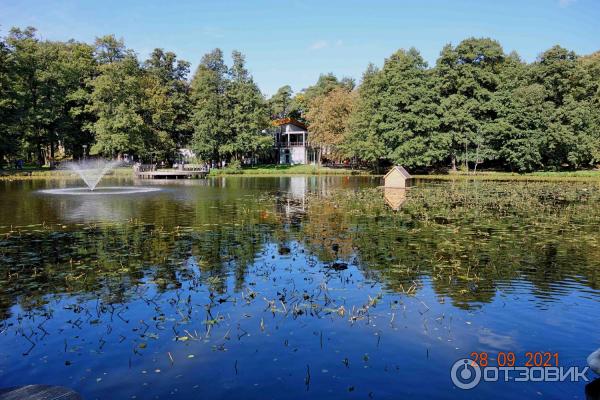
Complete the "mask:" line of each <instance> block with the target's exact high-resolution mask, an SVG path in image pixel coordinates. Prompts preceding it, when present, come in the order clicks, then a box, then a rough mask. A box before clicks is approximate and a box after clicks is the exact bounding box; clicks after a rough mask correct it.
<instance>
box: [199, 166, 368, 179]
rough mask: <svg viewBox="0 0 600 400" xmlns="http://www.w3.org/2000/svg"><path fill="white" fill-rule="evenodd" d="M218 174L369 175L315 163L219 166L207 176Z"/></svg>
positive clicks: (361, 171)
mask: <svg viewBox="0 0 600 400" xmlns="http://www.w3.org/2000/svg"><path fill="white" fill-rule="evenodd" d="M220 175H253V176H260V175H371V174H370V172H369V171H363V170H351V169H346V168H329V167H319V166H316V165H277V164H275V165H260V166H255V167H243V168H227V167H226V168H221V169H213V170H211V171H210V175H209V176H220Z"/></svg>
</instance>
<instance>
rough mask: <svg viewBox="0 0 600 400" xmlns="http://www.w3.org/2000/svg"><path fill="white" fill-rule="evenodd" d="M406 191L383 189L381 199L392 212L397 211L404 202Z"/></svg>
mask: <svg viewBox="0 0 600 400" xmlns="http://www.w3.org/2000/svg"><path fill="white" fill-rule="evenodd" d="M406 191H407V189H397V188H387V187H384V188H383V198H384V200H385V203H386V204H387V205H388V207H390V208H391V209H392V210H394V211H398V210H399V209H400V207H402V204H404V202H406Z"/></svg>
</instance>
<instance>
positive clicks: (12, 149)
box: [0, 38, 19, 169]
mask: <svg viewBox="0 0 600 400" xmlns="http://www.w3.org/2000/svg"><path fill="white" fill-rule="evenodd" d="M15 74H16V70H15V65H14V57H13V53H12V52H11V50H10V49H9V48H8V45H7V44H6V42H5V41H4V38H0V169H2V168H3V167H4V163H5V159H6V158H7V157H14V156H15V155H16V154H17V152H18V150H19V136H18V128H17V122H18V119H17V111H18V100H17V94H16V92H15V88H14V82H15V79H16V76H15Z"/></svg>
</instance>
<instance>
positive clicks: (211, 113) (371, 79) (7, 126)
mask: <svg viewBox="0 0 600 400" xmlns="http://www.w3.org/2000/svg"><path fill="white" fill-rule="evenodd" d="M232 60H233V62H232V65H231V67H228V66H227V65H226V64H225V61H224V60H223V53H222V51H221V50H219V49H215V50H214V51H212V52H210V53H209V54H206V55H205V56H204V57H203V58H202V60H201V62H200V65H199V66H198V69H197V70H196V72H195V74H194V76H193V78H192V79H191V82H190V81H188V78H189V73H190V70H189V68H190V63H188V62H187V61H183V60H179V59H178V58H177V56H176V54H175V53H173V52H170V51H165V50H163V49H155V50H154V51H153V52H152V53H151V54H150V56H149V58H148V59H147V60H145V61H144V62H141V61H140V60H139V59H138V56H137V55H136V54H135V53H134V52H133V51H132V50H130V49H128V48H127V47H126V46H125V43H124V41H123V40H122V39H117V38H116V37H115V36H113V35H106V36H102V37H100V38H97V39H96V40H95V42H94V43H93V45H90V44H86V43H81V42H76V41H73V40H70V41H67V42H59V41H49V40H43V39H40V38H39V37H38V35H37V32H36V30H35V29H34V28H31V27H28V28H25V29H19V28H13V29H11V30H10V32H9V33H8V34H7V36H6V37H3V38H0V168H1V167H3V166H5V165H6V164H7V163H9V162H10V163H13V162H14V161H16V160H19V159H24V160H26V161H28V162H30V163H35V164H37V165H39V166H41V165H44V164H48V163H49V162H51V161H54V160H60V159H62V158H81V157H84V156H85V155H84V149H87V151H88V153H89V152H90V150H91V152H92V153H94V154H101V155H105V156H112V157H118V156H122V155H124V154H128V155H131V156H134V157H135V158H136V159H139V160H147V161H150V160H158V159H161V160H175V159H176V158H177V157H178V152H177V149H179V148H183V147H188V146H189V147H191V148H192V149H193V150H194V151H195V152H196V155H197V157H198V158H200V159H202V160H205V161H213V162H215V163H218V162H222V161H225V162H231V161H232V160H238V161H239V162H240V163H242V164H248V163H255V162H256V161H257V160H259V159H261V158H262V159H269V158H270V157H271V148H272V144H273V143H272V141H273V138H272V135H271V133H270V132H269V130H268V128H269V117H271V118H284V117H291V118H295V119H299V120H300V121H303V122H306V123H307V124H308V126H309V141H310V142H311V143H312V144H313V145H314V146H315V147H319V148H321V150H322V155H323V156H324V157H329V158H334V159H337V160H340V161H342V160H344V159H351V160H353V161H354V162H355V163H360V164H363V165H370V166H372V167H374V168H377V169H379V168H380V167H384V166H387V165H390V164H403V165H405V166H407V167H410V168H412V169H445V168H447V167H451V168H453V169H456V168H457V167H458V166H459V165H462V168H463V169H465V170H474V169H477V168H478V166H479V165H481V164H483V165H482V167H490V168H494V169H504V170H509V171H515V172H521V173H522V172H529V171H535V170H547V171H551V170H562V169H568V170H576V169H589V168H594V167H595V166H597V165H598V164H600V113H598V110H599V109H600V53H598V52H596V53H594V54H591V55H588V56H583V57H580V56H578V55H577V54H575V53H574V52H572V51H570V50H568V49H565V48H562V47H560V46H554V47H552V48H550V49H548V50H546V51H545V52H543V53H541V54H540V56H539V57H538V59H537V60H536V61H535V62H532V63H525V62H523V61H522V60H521V59H520V58H519V56H518V55H517V54H516V53H510V54H506V53H505V52H504V50H503V49H502V46H501V45H500V44H499V43H498V42H497V41H495V40H493V39H490V38H468V39H465V40H463V41H462V42H460V43H458V44H457V45H450V44H449V45H446V46H445V47H444V48H443V49H442V51H441V53H440V56H439V58H438V60H437V62H436V64H435V66H433V67H429V66H428V65H427V63H426V62H425V61H424V60H423V58H422V57H421V55H420V54H419V52H418V51H417V50H415V49H409V50H398V51H396V52H395V53H394V54H392V55H391V56H390V57H388V58H387V59H386V60H385V61H384V63H383V65H382V66H381V68H377V67H375V66H374V65H373V64H370V65H369V66H368V68H367V70H366V71H365V73H364V75H363V77H362V81H361V84H360V85H359V86H358V87H355V86H356V85H355V82H354V81H353V80H352V79H350V78H342V79H338V78H337V77H336V76H335V75H334V74H332V73H328V74H322V75H321V76H319V78H318V80H317V82H316V83H315V84H314V85H312V86H310V87H308V88H305V89H304V90H302V91H300V92H298V93H294V92H293V91H292V88H291V87H290V86H288V85H286V86H282V87H281V88H280V89H279V90H278V91H277V92H276V93H275V94H274V95H273V96H272V97H271V98H270V99H269V100H268V101H266V100H265V98H264V97H263V95H262V93H261V92H260V89H259V88H258V86H257V85H256V83H255V82H254V80H253V78H252V76H251V75H250V74H249V72H248V70H247V68H246V64H245V58H244V56H243V55H242V54H241V53H240V52H237V51H234V52H233V53H232Z"/></svg>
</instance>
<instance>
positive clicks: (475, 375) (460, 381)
mask: <svg viewBox="0 0 600 400" xmlns="http://www.w3.org/2000/svg"><path fill="white" fill-rule="evenodd" d="M450 376H451V377H452V383H454V384H455V385H456V387H458V388H460V389H464V390H468V389H473V388H474V387H475V386H477V385H478V384H479V381H481V368H479V365H478V364H477V363H476V362H475V361H473V360H469V359H468V358H461V359H460V360H458V361H457V362H455V363H454V365H453V366H452V369H451V370H450Z"/></svg>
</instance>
